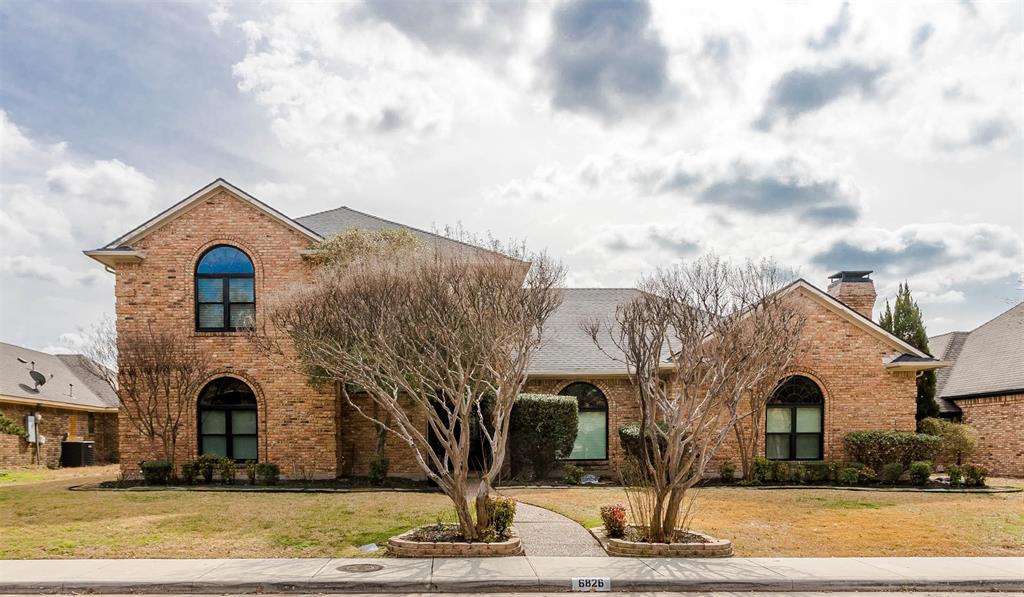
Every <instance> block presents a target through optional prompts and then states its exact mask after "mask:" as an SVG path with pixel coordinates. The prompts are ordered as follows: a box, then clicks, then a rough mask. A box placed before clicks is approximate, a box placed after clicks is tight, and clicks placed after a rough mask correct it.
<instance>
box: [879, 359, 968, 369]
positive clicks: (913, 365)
mask: <svg viewBox="0 0 1024 597" xmlns="http://www.w3.org/2000/svg"><path fill="white" fill-rule="evenodd" d="M952 364H953V363H950V362H949V361H918V362H909V363H900V362H896V363H885V365H884V366H885V368H886V369H887V370H889V371H934V370H936V369H942V368H943V367H949V366H951V365H952Z"/></svg>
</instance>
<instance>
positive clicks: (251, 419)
mask: <svg viewBox="0 0 1024 597" xmlns="http://www.w3.org/2000/svg"><path fill="white" fill-rule="evenodd" d="M231 433H256V411H254V410H236V411H233V412H232V413H231Z"/></svg>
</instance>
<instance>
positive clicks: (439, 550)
mask: <svg viewBox="0 0 1024 597" xmlns="http://www.w3.org/2000/svg"><path fill="white" fill-rule="evenodd" d="M422 528H423V527H416V528H414V529H410V530H408V531H406V532H404V533H402V534H401V535H396V536H394V537H392V538H390V539H388V553H390V554H391V555H393V556H396V557H399V558H430V557H457V558H490V557H500V556H518V555H521V554H522V553H523V543H522V541H520V539H519V533H518V532H517V531H516V528H515V527H514V526H513V527H512V528H511V536H510V537H509V538H508V539H507V540H505V541H495V542H493V543H483V542H476V543H469V542H467V541H413V540H411V539H408V537H409V536H411V535H412V534H413V533H415V532H416V531H418V530H420V529H422Z"/></svg>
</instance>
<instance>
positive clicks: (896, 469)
mask: <svg viewBox="0 0 1024 597" xmlns="http://www.w3.org/2000/svg"><path fill="white" fill-rule="evenodd" d="M902 476H903V465H902V464H900V463H898V462H890V463H889V464H887V465H885V466H883V467H882V473H881V474H880V475H879V477H881V479H882V482H883V483H888V484H890V485H895V484H897V483H899V481H900V477H902Z"/></svg>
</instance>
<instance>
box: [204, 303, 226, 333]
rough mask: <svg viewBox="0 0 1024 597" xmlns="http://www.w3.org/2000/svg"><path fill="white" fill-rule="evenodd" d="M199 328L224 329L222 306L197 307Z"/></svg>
mask: <svg viewBox="0 0 1024 597" xmlns="http://www.w3.org/2000/svg"><path fill="white" fill-rule="evenodd" d="M199 327H200V328H222V327H224V305H199Z"/></svg>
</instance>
